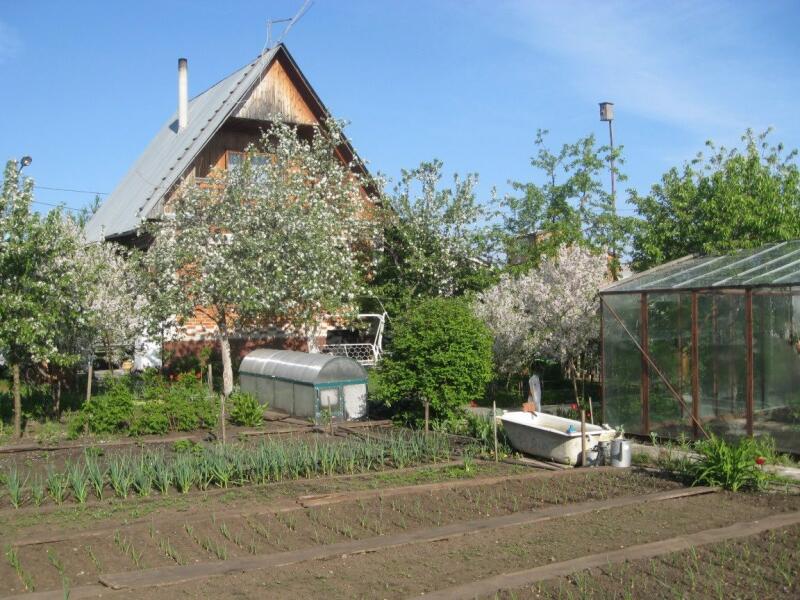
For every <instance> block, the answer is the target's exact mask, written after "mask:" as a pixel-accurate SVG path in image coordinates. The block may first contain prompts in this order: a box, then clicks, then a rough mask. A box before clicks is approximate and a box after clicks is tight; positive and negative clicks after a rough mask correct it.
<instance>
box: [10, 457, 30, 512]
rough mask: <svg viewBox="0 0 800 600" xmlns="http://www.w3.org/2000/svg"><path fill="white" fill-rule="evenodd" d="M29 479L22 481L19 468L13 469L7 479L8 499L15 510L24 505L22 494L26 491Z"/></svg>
mask: <svg viewBox="0 0 800 600" xmlns="http://www.w3.org/2000/svg"><path fill="white" fill-rule="evenodd" d="M27 481H28V478H27V477H26V478H25V479H21V478H20V475H19V471H17V467H16V466H14V467H11V469H10V470H9V472H8V476H7V477H6V488H7V489H8V497H9V499H10V500H11V505H12V506H13V507H14V508H19V507H20V504H22V494H23V491H24V490H25V483H26V482H27Z"/></svg>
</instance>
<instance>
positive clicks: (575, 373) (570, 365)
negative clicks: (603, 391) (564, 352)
mask: <svg viewBox="0 0 800 600" xmlns="http://www.w3.org/2000/svg"><path fill="white" fill-rule="evenodd" d="M567 370H568V371H569V376H570V379H572V391H573V393H574V394H575V404H578V405H580V403H581V401H580V396H579V395H578V371H577V370H576V369H575V364H574V363H573V362H572V361H571V360H570V361H569V362H568V363H567Z"/></svg>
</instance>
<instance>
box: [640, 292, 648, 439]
mask: <svg viewBox="0 0 800 600" xmlns="http://www.w3.org/2000/svg"><path fill="white" fill-rule="evenodd" d="M639 315H640V317H639V319H640V322H641V327H640V330H639V335H640V340H641V342H640V343H641V345H642V348H644V349H645V351H646V352H650V338H649V335H648V332H647V294H642V295H641V299H640V306H639ZM641 368H642V378H641V390H640V395H641V399H642V434H643V435H648V434H649V433H650V363H648V362H647V358H646V357H645V356H644V355H642V367H641Z"/></svg>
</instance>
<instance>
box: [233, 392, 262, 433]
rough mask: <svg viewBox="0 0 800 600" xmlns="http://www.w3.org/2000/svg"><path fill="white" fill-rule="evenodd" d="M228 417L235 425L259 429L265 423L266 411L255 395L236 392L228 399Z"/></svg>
mask: <svg viewBox="0 0 800 600" xmlns="http://www.w3.org/2000/svg"><path fill="white" fill-rule="evenodd" d="M227 407H228V416H229V418H230V421H231V423H233V424H234V425H243V426H245V427H258V426H259V425H261V424H263V422H264V410H265V409H266V406H263V405H261V404H260V403H259V402H258V400H257V399H256V397H255V396H254V395H253V394H250V393H248V392H242V391H241V390H235V391H234V392H233V394H231V396H230V398H228V402H227Z"/></svg>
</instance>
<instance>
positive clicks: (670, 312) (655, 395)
mask: <svg viewBox="0 0 800 600" xmlns="http://www.w3.org/2000/svg"><path fill="white" fill-rule="evenodd" d="M647 312H648V317H647V321H648V322H647V332H648V336H647V337H648V351H649V353H650V358H651V359H652V360H653V362H654V363H655V365H656V366H657V367H658V369H659V370H660V371H661V373H662V374H663V375H664V376H665V377H666V379H667V381H669V383H670V385H671V386H672V388H673V389H674V390H675V391H676V392H677V393H678V394H679V395H680V397H681V398H682V399H683V401H684V404H685V407H684V406H683V405H681V403H680V402H679V401H678V399H677V398H675V395H674V394H673V393H672V391H671V390H670V389H669V388H668V387H667V385H666V384H665V383H664V380H663V379H662V378H661V377H659V376H658V375H657V374H656V373H655V372H654V370H653V369H650V377H649V379H650V393H649V402H648V404H649V408H650V411H649V413H650V430H651V431H654V432H656V433H657V434H658V435H662V436H667V437H679V436H680V434H682V433H683V434H691V410H692V383H691V350H692V346H691V344H692V296H691V294H688V293H676V294H672V293H670V294H648V297H647Z"/></svg>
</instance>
